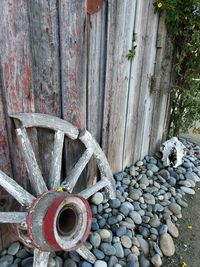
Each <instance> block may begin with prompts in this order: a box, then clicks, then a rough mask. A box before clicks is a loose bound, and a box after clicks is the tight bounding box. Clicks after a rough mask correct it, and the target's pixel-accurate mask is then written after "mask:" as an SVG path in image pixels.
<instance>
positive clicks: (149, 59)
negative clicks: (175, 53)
mask: <svg viewBox="0 0 200 267" xmlns="http://www.w3.org/2000/svg"><path fill="white" fill-rule="evenodd" d="M86 7H87V1H86V0H80V1H76V0H60V1H58V0H29V1H28V0H18V1H15V0H2V1H0V9H1V16H0V120H1V124H0V169H1V170H2V171H4V172H5V173H7V174H8V175H10V176H11V177H14V179H16V180H17V181H19V182H20V183H21V184H23V185H25V186H28V184H27V172H26V168H25V165H24V162H23V158H22V155H21V152H20V149H19V147H18V143H17V140H16V136H15V132H14V126H13V122H12V120H11V119H9V114H11V113H15V112H42V113H47V114H51V115H55V116H58V117H61V118H63V119H66V120H68V121H70V122H71V123H73V124H74V125H76V126H77V127H78V128H81V129H82V128H85V127H86V128H87V129H88V130H89V131H90V132H91V133H92V134H93V135H94V137H95V138H96V139H97V141H98V142H99V143H100V145H101V146H102V148H103V150H104V152H105V153H106V155H107V157H108V161H109V163H110V165H111V167H112V170H113V172H117V171H119V170H121V169H123V168H124V167H125V166H127V165H130V164H131V163H132V162H134V161H136V160H138V159H140V158H142V157H143V156H144V155H146V154H148V153H149V152H151V153H152V152H153V151H154V150H155V148H156V147H158V146H159V144H160V143H161V141H162V140H163V138H164V136H165V134H166V127H167V117H168V106H169V96H168V92H169V89H170V73H171V54H172V47H171V44H170V42H169V40H168V37H167V34H166V29H165V25H164V18H163V15H162V16H159V15H158V14H155V13H154V8H153V5H152V0H123V1H121V0H104V1H103V6H102V9H101V10H100V11H99V12H97V13H95V14H93V15H88V14H87V11H86ZM133 34H135V35H136V45H137V47H136V50H135V57H134V59H133V60H132V61H130V60H128V58H127V54H128V52H129V50H130V49H131V47H132V38H133ZM30 136H31V141H32V143H33V146H34V150H35V152H36V156H37V159H38V162H39V165H40V166H41V169H42V172H43V175H44V177H45V179H48V176H49V168H48V167H49V163H50V160H51V151H52V141H53V135H52V133H51V132H50V131H46V132H45V131H40V130H38V131H37V132H36V131H35V130H33V131H30ZM83 149H84V148H83V146H82V145H81V144H80V143H78V142H74V141H73V142H72V141H69V140H68V141H67V142H66V144H65V150H64V154H63V163H65V164H63V166H64V167H63V175H66V174H67V173H68V171H69V170H70V168H71V167H72V166H73V164H74V163H75V162H76V161H77V159H78V158H79V157H80V154H81V152H82V151H83ZM95 175H96V167H95V165H94V163H93V162H91V163H90V164H89V168H88V170H85V172H84V175H83V177H82V181H81V184H82V185H83V184H86V182H88V181H86V180H90V181H91V180H92V179H93V178H94V177H95ZM85 177H87V179H86V178H85ZM9 203H10V202H9V199H8V198H7V196H6V192H5V191H3V190H2V191H1V199H0V206H1V209H2V210H3V209H6V208H7V209H10V205H9ZM0 234H1V238H0V243H1V244H0V247H1V246H6V245H7V244H8V243H9V242H10V239H9V238H8V237H7V233H6V232H5V228H2V227H1V233H0Z"/></svg>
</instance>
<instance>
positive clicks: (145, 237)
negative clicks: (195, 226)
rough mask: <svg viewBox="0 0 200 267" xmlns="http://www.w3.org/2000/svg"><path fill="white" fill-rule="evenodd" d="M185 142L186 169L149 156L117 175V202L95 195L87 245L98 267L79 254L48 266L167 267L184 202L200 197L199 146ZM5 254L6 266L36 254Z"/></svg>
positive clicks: (1, 261) (16, 250) (26, 265)
mask: <svg viewBox="0 0 200 267" xmlns="http://www.w3.org/2000/svg"><path fill="white" fill-rule="evenodd" d="M181 141H182V143H183V144H184V145H185V146H186V147H187V155H186V156H185V157H184V162H183V163H182V165H181V166H179V167H177V168H172V167H164V166H163V163H162V161H161V154H160V153H157V154H156V155H155V156H146V157H145V158H144V159H143V160H142V161H138V162H136V164H135V165H132V166H130V167H129V168H126V169H125V170H124V171H122V172H119V173H116V174H115V175H114V177H115V181H116V192H117V198H116V199H114V200H108V199H107V197H106V193H105V192H104V191H102V192H97V193H96V194H95V195H93V196H92V198H91V199H90V204H91V209H92V214H93V218H92V229H91V233H90V236H89V238H88V240H87V242H86V244H85V245H86V246H87V247H88V249H90V250H91V252H92V253H93V254H94V255H95V256H96V259H97V260H96V262H95V264H91V263H89V262H87V261H85V260H84V259H82V258H81V257H80V256H79V255H78V254H77V253H76V252H70V253H66V252H58V253H57V252H56V253H52V255H51V257H50V261H49V265H48V266H49V267H54V266H55V267H62V266H63V267H78V266H81V267H92V266H94V267H107V266H108V267H121V266H126V267H139V266H140V267H148V266H156V267H159V266H162V258H163V257H164V256H167V257H169V256H172V255H173V254H174V253H175V246H174V241H173V238H177V237H178V236H179V231H178V228H177V226H176V222H177V220H178V219H180V218H182V209H183V208H185V207H187V206H188V204H187V202H186V201H185V200H184V199H183V198H184V196H185V195H186V194H191V195H193V194H195V191H194V188H195V185H196V183H197V182H199V181H200V178H199V177H200V147H199V146H197V145H194V144H192V143H189V142H188V141H186V140H183V139H181ZM0 255H1V258H0V266H2V267H7V266H11V267H17V266H23V267H31V266H32V261H33V251H32V250H31V249H29V248H26V247H23V246H22V244H20V243H19V242H15V243H13V244H12V245H11V246H10V247H9V248H8V249H6V250H3V251H2V252H1V254H0Z"/></svg>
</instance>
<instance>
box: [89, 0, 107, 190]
mask: <svg viewBox="0 0 200 267" xmlns="http://www.w3.org/2000/svg"><path fill="white" fill-rule="evenodd" d="M106 23H107V1H103V6H102V8H101V10H100V11H98V12H97V13H95V14H93V15H88V17H87V33H88V58H87V129H88V131H89V132H91V133H92V135H93V136H94V138H95V139H96V140H97V142H98V143H99V144H101V135H102V115H103V106H104V91H105V66H106V34H107V27H106V26H107V24H106ZM96 178H97V165H96V163H95V161H94V160H91V161H90V162H89V164H88V172H87V185H90V184H92V183H93V181H94V179H96Z"/></svg>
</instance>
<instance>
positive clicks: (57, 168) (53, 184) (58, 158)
mask: <svg viewBox="0 0 200 267" xmlns="http://www.w3.org/2000/svg"><path fill="white" fill-rule="evenodd" d="M63 145H64V133H63V132H61V131H57V132H55V135H54V146H53V152H52V153H51V168H50V175H49V183H48V184H49V188H50V189H57V188H58V187H59V185H60V183H61V164H62V155H63Z"/></svg>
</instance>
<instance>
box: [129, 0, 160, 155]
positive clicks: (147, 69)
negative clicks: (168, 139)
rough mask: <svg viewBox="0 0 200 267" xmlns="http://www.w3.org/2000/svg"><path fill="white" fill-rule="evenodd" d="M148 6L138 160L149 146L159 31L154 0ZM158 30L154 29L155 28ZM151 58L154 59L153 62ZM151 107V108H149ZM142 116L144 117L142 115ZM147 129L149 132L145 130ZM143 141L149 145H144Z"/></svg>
mask: <svg viewBox="0 0 200 267" xmlns="http://www.w3.org/2000/svg"><path fill="white" fill-rule="evenodd" d="M146 5H147V6H148V11H147V12H148V20H147V29H146V38H145V50H144V57H143V63H142V76H141V85H140V94H139V98H138V101H139V103H138V108H137V113H136V118H140V119H138V121H137V127H136V137H135V151H134V159H135V160H138V159H140V158H143V156H145V154H147V153H148V147H149V141H148V140H149V137H150V136H149V135H150V133H149V131H148V130H147V129H148V125H149V121H148V120H150V121H151V116H150V118H148V114H151V103H152V99H151V96H150V85H151V77H152V75H153V70H154V61H155V53H156V36H157V35H156V33H157V30H156V29H157V19H158V18H157V15H156V14H154V7H153V4H152V1H148V2H147V3H146ZM154 27H155V30H156V31H152V29H154ZM151 60H154V61H153V62H152V61H151ZM149 109H150V110H149ZM141 116H142V117H141ZM145 130H146V131H147V132H145ZM143 142H144V143H145V145H146V146H147V147H145V146H144V144H143Z"/></svg>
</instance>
